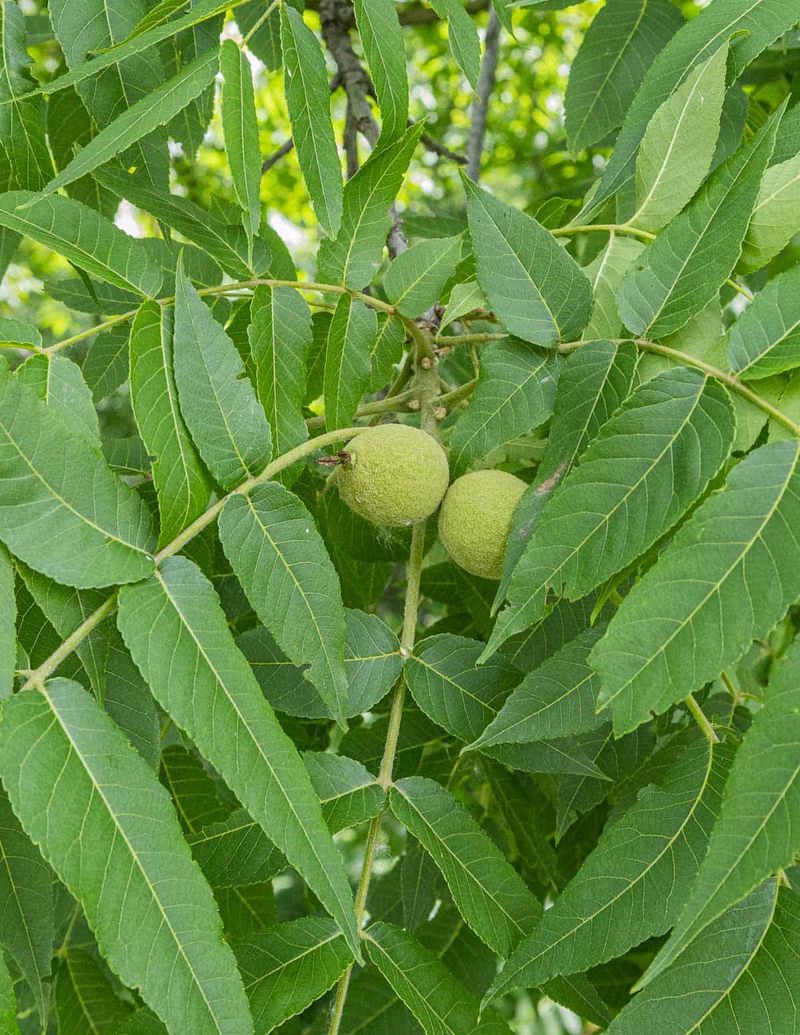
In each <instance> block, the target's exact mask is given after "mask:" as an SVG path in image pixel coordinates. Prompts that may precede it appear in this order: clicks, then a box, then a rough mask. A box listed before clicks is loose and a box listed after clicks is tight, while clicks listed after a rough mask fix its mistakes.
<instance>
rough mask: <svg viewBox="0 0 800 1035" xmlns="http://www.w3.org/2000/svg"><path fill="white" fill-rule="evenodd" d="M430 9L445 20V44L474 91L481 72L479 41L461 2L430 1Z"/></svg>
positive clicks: (475, 29) (473, 25) (448, 0)
mask: <svg viewBox="0 0 800 1035" xmlns="http://www.w3.org/2000/svg"><path fill="white" fill-rule="evenodd" d="M431 7H432V8H433V9H434V11H435V12H436V13H437V14H438V15H439V17H440V18H446V19H447V42H448V44H449V45H450V52H451V54H452V55H453V57H454V58H455V59H456V62H457V64H458V67H459V68H460V69H461V71H462V72H463V73H464V75H465V76H466V77H467V79H468V80H469V84H470V86H471V87H472V88H473V90H474V89H476V88H477V86H478V75H479V74H480V70H481V41H480V39H479V38H478V30H477V27H476V25H475V23H474V22H473V20H472V18H470V16H469V15H468V14H467V12H466V11H465V10H464V5H463V4H462V3H461V0H431Z"/></svg>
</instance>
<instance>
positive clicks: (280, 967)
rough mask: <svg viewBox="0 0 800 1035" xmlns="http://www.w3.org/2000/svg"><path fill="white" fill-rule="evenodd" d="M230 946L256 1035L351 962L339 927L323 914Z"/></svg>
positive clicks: (297, 1009)
mask: <svg viewBox="0 0 800 1035" xmlns="http://www.w3.org/2000/svg"><path fill="white" fill-rule="evenodd" d="M233 948H234V952H235V953H236V958H237V960H238V962H239V969H240V970H241V972H242V976H243V977H244V981H245V989H246V991H247V996H248V999H249V1000H250V1009H251V1011H252V1014H253V1020H254V1021H255V1024H256V1030H257V1031H258V1032H259V1033H260V1035H266V1033H267V1032H270V1031H273V1030H274V1029H275V1028H277V1027H278V1026H279V1025H280V1024H282V1023H283V1022H284V1021H285V1020H288V1018H289V1017H294V1016H295V1015H296V1014H298V1013H301V1012H302V1011H303V1010H305V1008H306V1007H307V1006H310V1005H311V1003H313V1002H314V1001H315V1000H316V999H319V997H320V996H321V995H324V994H325V992H327V991H328V989H329V988H331V987H332V985H333V984H334V982H335V981H336V980H337V979H338V978H339V977H341V975H342V974H343V973H344V971H345V970H346V969H347V967H348V966H349V964H350V963H352V961H353V957H352V955H351V953H350V950H349V948H348V947H347V943H346V942H345V940H344V936H343V935H342V933H341V931H340V930H339V928H338V927H337V926H336V924H335V923H334V922H333V920H330V919H328V917H322V916H304V917H301V918H300V919H299V920H292V921H289V922H288V923H283V924H276V925H275V926H274V927H271V928H270V929H269V930H268V931H265V932H264V933H263V934H261V935H259V936H256V937H255V938H252V939H250V940H248V941H245V942H236V943H235V944H234V947H233Z"/></svg>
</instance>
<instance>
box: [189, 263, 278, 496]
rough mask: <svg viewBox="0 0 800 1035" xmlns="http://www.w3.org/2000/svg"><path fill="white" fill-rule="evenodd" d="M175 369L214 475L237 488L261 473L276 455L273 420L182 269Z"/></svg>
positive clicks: (198, 443)
mask: <svg viewBox="0 0 800 1035" xmlns="http://www.w3.org/2000/svg"><path fill="white" fill-rule="evenodd" d="M174 364H175V382H176V384H177V386H178V396H179V399H180V408H181V413H182V414H183V419H184V420H185V421H186V424H187V426H188V428H189V432H190V434H191V436H192V439H193V440H194V443H195V445H196V446H197V448H198V450H199V452H200V456H202V458H203V460H204V461H205V463H206V465H207V466H208V469H209V470H210V471H211V473H212V475H213V476H214V477H215V478H216V480H217V481H218V482H220V484H221V485H222V486H223V487H224V488H227V489H232V488H234V487H235V486H237V485H239V484H241V482H243V481H245V480H246V479H247V478H248V477H250V476H252V475H254V474H260V473H261V471H262V470H263V469H264V467H266V465H267V464H268V463H269V459H270V456H271V452H272V443H271V437H270V428H269V424H268V423H267V418H266V417H265V416H264V411H263V410H262V409H261V407H260V405H259V403H258V399H256V394H255V392H254V390H253V386H252V385H251V384H250V382H249V381H248V380H247V377H246V375H245V372H244V364H243V363H242V360H241V358H240V356H239V353H238V352H237V351H236V348H235V346H234V344H233V342H232V341H231V339H230V338H229V337H228V335H227V334H226V333H225V331H224V330H223V329H222V328H221V327H220V325H219V324H218V323H217V321H216V320H215V319H214V317H213V316H212V315H211V312H210V310H209V308H208V306H207V305H206V304H205V302H204V301H203V300H202V298H201V297H200V296H199V295H198V293H197V291H196V289H195V288H194V287H193V286H192V284H191V283H190V281H189V279H188V278H187V277H186V275H185V274H184V272H183V268H182V266H179V268H178V276H177V282H176V297H175V344H174Z"/></svg>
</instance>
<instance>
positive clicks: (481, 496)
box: [439, 471, 527, 579]
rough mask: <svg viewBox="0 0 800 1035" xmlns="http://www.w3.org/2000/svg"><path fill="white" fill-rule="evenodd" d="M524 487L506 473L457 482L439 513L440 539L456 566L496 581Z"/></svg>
mask: <svg viewBox="0 0 800 1035" xmlns="http://www.w3.org/2000/svg"><path fill="white" fill-rule="evenodd" d="M526 488H527V485H526V484H525V482H524V481H522V479H521V478H515V477H514V475H513V474H506V472H505V471H475V472H474V473H473V474H465V475H462V477H461V478H457V479H456V480H455V481H454V482H453V484H452V485H451V486H450V488H449V489H448V490H447V495H446V496H445V498H444V503H442V509H441V510H440V511H439V538H440V539H441V541H442V545H443V546H444V548H445V550H447V552H448V553H449V554H450V557H451V559H452V560H453V561H455V563H456V564H457V565H458V566H459V567H460V568H463V569H464V570H465V571H468V572H470V573H471V574H472V575H479V576H480V577H481V578H482V579H499V578H500V576H501V575H502V574H503V558H504V557H505V554H506V543H507V542H508V534H509V532H510V531H511V521H512V519H513V517H514V511H515V510H516V509H517V504H518V503H519V501H520V497H521V496H522V494H523V492H525V489H526Z"/></svg>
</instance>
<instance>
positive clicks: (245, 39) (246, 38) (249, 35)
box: [242, 0, 281, 47]
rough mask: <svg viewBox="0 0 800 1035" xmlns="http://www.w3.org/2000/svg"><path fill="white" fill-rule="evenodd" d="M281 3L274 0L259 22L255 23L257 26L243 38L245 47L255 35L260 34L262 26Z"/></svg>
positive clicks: (279, 0)
mask: <svg viewBox="0 0 800 1035" xmlns="http://www.w3.org/2000/svg"><path fill="white" fill-rule="evenodd" d="M280 2H281V0H272V3H271V4H270V5H269V7H268V8H267V9H266V11H264V13H263V14H262V15H261V17H260V18H259V19H258V21H256V22H255V24H254V25H253V26H252V28H251V29H250V31H249V32H248V33H247V35H246V36H243V37H242V44H243V45H244V46H245V47H246V46H247V44H248V43H249V42H250V40H251V38H252V37H253V36H255V34H256V33H257V32H258V30H259V29H260V28H261V26H262V25H263V24H264V22H265V21H266V20H267V18H269V16H270V15H271V14H272V12H273V11H274V10H275V8H276V7H277V6H278V4H279V3H280Z"/></svg>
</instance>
